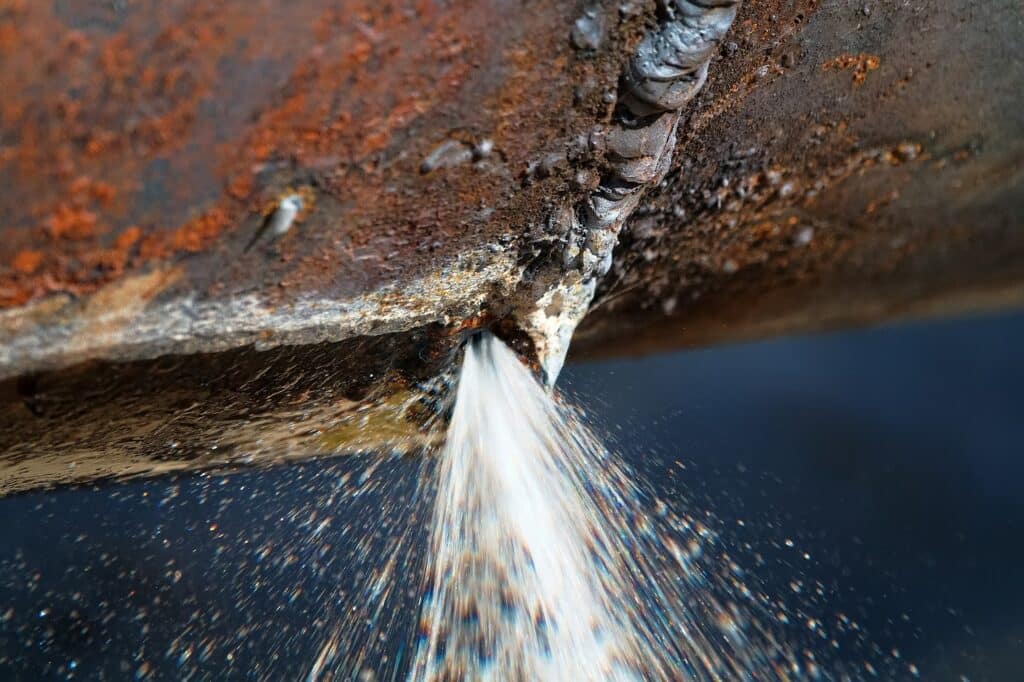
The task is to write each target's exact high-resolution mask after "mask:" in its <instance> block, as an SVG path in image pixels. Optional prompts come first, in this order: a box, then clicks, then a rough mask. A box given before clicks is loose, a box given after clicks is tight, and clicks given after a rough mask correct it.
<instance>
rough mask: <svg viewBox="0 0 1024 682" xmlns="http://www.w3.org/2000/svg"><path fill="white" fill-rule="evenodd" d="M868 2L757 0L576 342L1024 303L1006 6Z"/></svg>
mask: <svg viewBox="0 0 1024 682" xmlns="http://www.w3.org/2000/svg"><path fill="white" fill-rule="evenodd" d="M856 9H857V8H851V7H849V6H848V5H847V4H845V3H819V2H814V1H812V0H804V1H802V2H795V3H790V2H765V3H745V4H744V8H743V11H742V12H741V14H740V16H739V18H738V19H737V22H736V24H735V25H734V27H733V31H732V34H731V36H730V39H731V41H732V44H731V45H729V44H727V45H725V46H724V49H723V51H722V54H721V55H720V56H719V58H718V59H717V60H716V61H715V62H714V63H713V64H712V68H711V77H710V80H709V83H708V85H707V87H706V89H705V91H704V92H703V93H702V95H701V98H700V101H699V102H698V103H696V106H695V107H694V108H693V110H692V111H691V112H690V115H689V118H688V120H687V121H686V123H685V125H683V126H681V129H680V133H679V138H680V140H681V142H680V145H679V147H678V148H677V151H676V160H677V161H676V163H677V166H678V168H677V169H676V170H674V171H673V173H672V174H671V175H670V177H669V179H668V180H667V181H666V182H665V183H663V185H662V186H661V187H660V188H659V190H658V191H657V192H653V193H651V194H649V196H648V201H647V202H646V203H645V205H644V206H642V207H641V208H640V209H639V210H638V211H637V213H636V214H635V215H634V217H633V219H632V220H631V222H630V226H629V229H628V231H627V232H626V234H625V235H624V237H623V239H622V241H621V243H620V246H619V249H618V250H617V251H616V267H615V268H614V269H613V272H612V274H611V276H610V277H609V279H608V280H606V282H605V284H604V287H603V291H602V292H601V293H600V294H599V300H598V303H597V306H596V308H595V309H594V310H593V311H592V312H591V314H590V315H589V316H588V318H587V319H586V320H585V321H584V323H583V326H582V328H581V329H580V330H578V332H577V336H576V340H575V345H574V349H575V351H576V352H577V354H580V355H607V354H619V353H622V352H627V351H628V350H629V349H632V350H633V351H635V352H649V351H653V350H656V349H667V348H678V347H681V346H698V345H704V344H709V343H719V342H723V341H735V340H741V339H748V338H758V337H763V336H769V335H774V334H779V333H785V332H794V331H811V330H818V329H822V328H827V329H831V328H837V327H843V326H848V325H851V324H863V323H868V322H876V321H878V320H881V319H888V318H894V317H907V316H913V315H934V314H941V313H947V314H952V313H955V312H961V311H965V310H978V309H986V308H995V307H1003V306H1008V305H1024V238H1022V235H1024V233H1022V231H1021V227H1022V225H1021V216H1024V172H1022V169H1024V119H1022V117H1021V114H1020V107H1019V94H1017V93H1018V85H1017V84H1018V83H1019V81H1020V79H1021V78H1022V77H1024V72H1022V67H1021V65H1020V62H1019V60H1015V58H1014V57H1013V55H1014V54H1015V51H1016V45H1018V44H1019V39H1020V35H1019V28H1018V27H1017V26H1016V24H1015V23H1014V21H1013V20H1012V15H1013V14H1014V12H1013V10H1012V9H1011V8H1010V4H1008V3H988V4H986V5H984V7H981V6H978V5H976V4H973V3H970V2H967V1H966V0H962V1H958V2H954V3H949V4H948V6H944V7H942V8H938V7H932V6H922V7H915V8H909V7H895V6H882V5H878V4H875V5H873V7H872V12H871V13H870V16H866V15H865V14H864V13H862V12H860V11H856ZM952 46H955V49H954V48H953V47H952ZM837 52H839V53H840V56H839V57H836V53H837ZM822 65H824V66H822ZM837 69H838V70H846V71H847V72H849V71H852V72H853V75H852V77H851V78H836V70H837ZM869 73H870V77H868V74H869Z"/></svg>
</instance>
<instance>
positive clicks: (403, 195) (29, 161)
mask: <svg viewBox="0 0 1024 682" xmlns="http://www.w3.org/2000/svg"><path fill="white" fill-rule="evenodd" d="M572 9H573V8H572V7H567V6H565V5H564V4H563V3H555V2H542V3H534V4H532V5H531V10H530V12H529V13H522V12H521V10H520V9H519V8H518V7H513V6H510V4H509V3H504V2H499V1H498V0H493V1H464V2H460V3H446V2H440V1H432V0H416V1H411V0H406V1H399V0H393V1H390V2H380V1H378V0H347V1H346V2H343V3H340V4H339V3H338V2H333V1H329V0H294V1H292V2H287V3H281V2H268V3H253V2H251V1H250V0H226V1H224V2H192V1H191V0H170V1H168V0H139V1H137V2H131V3H91V2H70V3H57V4H54V3H33V2H22V1H20V0H19V1H17V2H7V3H4V5H3V6H2V8H0V53H2V54H3V58H2V59H0V77H2V80H3V82H4V85H5V97H4V101H3V104H2V105H0V107H2V108H0V122H2V125H3V137H2V139H0V181H2V182H3V184H4V186H5V192H4V193H3V194H2V195H0V216H3V221H2V223H0V238H2V239H3V240H4V243H5V248H4V250H3V252H2V253H0V308H4V307H6V308H10V307H12V306H20V305H24V304H26V303H28V302H31V301H35V300H38V299H39V298H42V297H45V296H48V295H52V294H55V293H66V294H71V295H73V296H83V295H88V294H90V293H92V292H95V291H97V290H98V289H99V288H100V287H102V286H105V285H107V284H108V283H110V282H112V281H114V280H116V279H118V278H120V277H124V276H129V275H131V274H132V273H138V272H140V271H143V270H145V269H147V268H150V267H154V266H155V265H157V264H158V263H163V262H167V261H178V260H181V259H183V258H185V259H187V262H188V267H187V272H186V276H185V277H184V278H183V279H182V281H181V284H180V289H179V290H180V291H182V292H188V293H200V294H203V295H209V296H222V297H226V296H230V295H232V294H233V293H236V292H240V291H247V292H251V291H254V290H257V291H260V292H261V296H263V297H265V298H266V299H268V300H282V298H289V297H295V296H300V295H301V294H302V293H309V292H313V293H316V294H317V295H326V294H333V295H336V296H339V297H340V296H345V295H352V294H353V293H354V292H358V291H361V290H367V289H370V288H372V287H373V286H375V285H376V284H378V283H379V282H381V281H384V280H389V279H392V278H393V277H394V276H396V274H399V273H401V272H403V271H406V270H410V269H411V270H415V269H417V268H419V267H421V263H422V261H423V260H424V258H425V257H427V256H429V257H431V258H437V257H439V256H440V255H441V253H440V252H452V251H454V250H456V249H458V248H459V247H464V246H465V241H466V240H467V239H469V240H473V239H474V238H479V237H480V236H481V234H484V235H485V234H486V233H487V232H488V230H489V231H490V232H491V233H493V231H494V230H493V228H489V227H488V225H489V223H490V222H497V221H496V220H494V221H489V220H485V219H481V218H480V217H479V216H480V215H481V212H482V211H485V210H486V211H488V212H487V214H486V215H488V216H494V217H495V218H496V219H497V218H499V217H501V216H502V215H503V214H504V215H507V214H508V213H509V212H511V213H515V214H518V215H519V216H522V215H528V214H529V211H530V210H531V209H530V202H531V201H534V200H533V199H529V198H528V197H524V199H525V203H524V201H523V200H520V201H514V200H512V197H511V196H510V195H511V193H512V190H513V189H514V188H518V186H519V183H520V179H521V175H522V173H523V172H524V171H525V169H526V168H527V166H528V164H529V162H530V160H531V158H530V157H531V155H534V154H536V153H537V151H538V150H540V149H543V148H544V147H545V145H547V144H549V143H550V141H551V140H553V139H554V138H556V137H558V136H560V135H564V134H566V133H567V132H569V130H568V128H571V127H572V126H573V116H572V115H569V116H568V117H567V116H566V114H567V112H570V111H571V110H572V107H571V105H572V96H573V92H572V89H571V88H569V87H566V88H564V89H560V88H548V87H544V86H545V84H546V83H547V82H548V74H550V73H560V74H566V73H570V72H571V70H572V68H575V67H573V65H572V63H571V62H572V61H573V56H572V52H571V49H570V47H569V44H568V40H567V38H566V37H565V31H564V30H563V27H564V25H567V24H568V23H570V17H571V12H572ZM499 26H500V27H502V28H501V29H500V30H497V27H499ZM583 68H591V67H589V66H585V67H583ZM609 73H611V71H609ZM42 84H45V86H43V85H42ZM452 138H455V139H462V140H465V141H466V142H467V143H470V144H473V143H476V142H479V141H480V140H483V139H487V140H490V143H491V144H492V145H493V149H494V150H495V152H494V153H493V154H491V155H489V156H488V158H487V159H484V160H482V161H481V162H480V163H477V164H470V165H467V166H465V167H460V168H453V169H448V170H446V172H443V173H435V174H431V175H428V176H422V175H421V174H420V173H418V172H416V169H418V167H419V165H420V163H421V161H422V159H423V158H424V157H425V156H426V154H427V153H428V152H429V150H430V149H431V148H432V147H434V146H435V145H437V144H438V143H439V142H442V141H443V140H445V139H452ZM302 187H304V188H306V191H309V192H310V193H312V194H315V195H316V198H317V200H318V201H317V203H318V205H319V207H320V210H317V211H310V212H309V214H308V215H307V216H305V218H306V224H304V225H303V229H302V238H301V240H296V239H288V240H285V241H284V242H283V243H282V244H280V245H279V254H268V253H266V252H265V251H262V250H259V249H257V250H254V251H253V252H252V253H248V254H244V255H243V249H244V245H245V244H246V243H248V241H249V238H250V237H251V236H252V234H253V233H254V232H255V230H256V229H257V228H258V226H259V221H260V219H261V217H262V214H263V213H265V212H266V206H267V205H268V202H270V201H272V200H273V199H274V198H275V197H278V196H280V195H281V194H282V192H283V191H284V190H285V189H286V188H296V189H298V188H302ZM496 213H497V215H495V214H496ZM507 221H508V218H505V219H504V221H503V222H507ZM474 233H478V234H477V235H474ZM339 275H341V276H339ZM172 293H173V292H168V295H171V294H172Z"/></svg>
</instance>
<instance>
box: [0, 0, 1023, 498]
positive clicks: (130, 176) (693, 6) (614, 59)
mask: <svg viewBox="0 0 1024 682" xmlns="http://www.w3.org/2000/svg"><path fill="white" fill-rule="evenodd" d="M344 5H345V6H344V7H343V8H339V7H338V4H337V3H336V2H328V1H327V0H295V1H294V2H288V3H283V2H278V3H260V4H255V5H254V4H253V3H250V2H247V1H246V0H226V1H224V2H216V3H215V2H205V1H203V2H186V1H184V0H174V1H167V0H164V1H157V0H139V1H137V2H133V3H125V4H123V5H122V4H118V3H12V4H9V5H7V6H5V7H4V8H2V9H0V53H2V54H3V58H2V59H0V77H2V81H3V82H4V83H5V100H4V103H3V106H2V107H0V120H2V121H3V125H2V128H0V181H2V183H3V186H4V187H5V191H4V192H3V193H0V216H3V222H2V223H0V237H2V239H3V243H4V248H3V249H0V377H2V381H0V414H2V415H3V417H2V418H0V493H10V492H16V491H19V490H26V489H29V488H33V487H38V486H45V485H53V484H57V483H67V482H76V481H78V482H80V481H89V480H95V479H97V478H108V477H115V478H116V477H122V476H126V475H147V474H151V473H155V472H161V471H170V470H183V469H193V468H199V467H229V466H235V465H237V464H240V463H272V462H277V461H281V460H290V459H300V458H305V457H310V456H316V455H322V454H331V453H335V452H351V451H353V450H362V449H381V448H383V449H400V450H415V449H417V448H423V447H426V446H428V445H429V444H430V442H431V439H432V438H433V436H432V435H431V433H430V429H429V428H428V427H429V422H430V419H429V416H428V414H427V413H428V412H429V409H428V408H429V402H430V400H429V398H430V394H431V392H432V391H435V390H440V389H438V388H437V385H436V383H437V382H435V381H433V379H432V378H433V377H435V376H436V375H437V374H438V373H439V372H441V371H442V370H443V369H444V368H445V367H447V365H448V364H449V363H450V360H451V358H452V354H453V353H455V352H456V351H457V347H458V344H459V342H460V339H461V338H462V336H461V335H462V332H464V331H466V330H470V329H474V328H480V327H489V328H492V329H494V330H495V331H496V332H497V333H498V334H499V335H501V336H503V337H504V338H506V339H507V340H509V341H510V342H511V343H512V344H513V345H514V346H515V347H516V348H517V349H518V350H519V351H520V352H521V353H522V354H523V355H524V356H525V357H527V358H529V359H531V360H534V361H536V362H537V363H538V366H544V367H546V368H547V369H548V371H549V373H550V374H552V375H554V374H557V368H554V369H553V367H554V365H553V364H552V362H551V358H554V357H556V355H557V354H559V353H561V354H564V352H565V350H566V347H567V340H568V338H569V336H571V337H572V338H573V341H572V349H573V350H572V354H575V355H577V356H587V357H600V356H608V355H621V354H628V353H642V352H653V351H660V350H665V349H670V348H679V347H689V346H696V345H705V344H711V343H719V342H726V341H733V340H739V339H747V338H757V337H763V336H769V335H775V334H782V333H790V332H794V331H811V330H819V329H830V328H835V327H840V326H848V325H853V324H866V323H875V322H879V321H882V320H887V319H893V318H901V317H908V316H917V315H933V314H950V313H954V312H961V311H972V310H981V309H988V308H997V307H1008V306H1019V305H1020V304H1021V303H1022V302H1024V231H1022V230H1021V229H1020V228H1021V224H1020V216H1021V215H1024V113H1022V109H1021V107H1020V96H1019V84H1020V83H1021V82H1024V73H1022V71H1024V66H1022V65H1021V61H1020V59H1019V58H1018V57H1019V56H1018V46H1019V44H1020V40H1021V38H1022V37H1024V36H1021V24H1020V10H1019V8H1018V7H1016V3H1014V2H1011V1H1008V0H1007V1H1002V0H1001V1H997V2H988V3H982V4H978V3H973V2H969V1H968V0H955V1H953V2H944V3H938V2H934V3H918V6H916V7H907V6H897V4H896V3H876V4H873V5H872V6H871V7H870V12H867V13H866V12H865V11H864V8H865V5H864V3H853V2H845V1H839V0H836V1H833V2H820V1H813V0H796V1H792V0H787V1H785V2H783V1H781V0H767V1H765V2H757V3H753V2H750V3H745V4H743V5H742V6H738V3H735V2H732V1H731V0H728V1H727V0H716V1H714V2H708V1H702V2H699V3H694V2H687V1H686V0H672V2H666V3H664V4H662V5H661V7H660V9H658V10H657V11H655V10H656V8H655V3H643V2H637V3H621V2H614V3H613V2H606V3H601V2H594V3H578V2H555V1H549V0H541V1H539V2H534V3H531V4H530V9H529V11H528V12H525V11H522V10H521V8H519V7H518V6H515V7H513V6H511V5H512V4H511V3H504V2H501V1H499V0H491V1H487V0H472V1H467V2H463V3H456V4H448V3H429V2H428V3H423V2H417V3H413V2H408V3H407V2H389V3H388V2H385V3H380V2H362V1H360V0H349V1H348V2H346V3H344ZM737 9H738V14H736V16H735V19H734V20H733V16H732V13H733V12H735V11H736V10H737ZM730 23H731V26H730ZM499 27H500V28H499ZM953 55H955V58H954V56H953ZM659 60H660V61H659ZM705 71H706V83H705V82H704V78H705ZM584 314H585V317H583V315H584ZM581 318H582V321H581ZM577 323H579V327H578V329H575V334H573V333H572V332H573V329H574V328H575V327H576V324H577ZM559 344H560V345H559ZM572 354H571V355H570V358H571V357H572Z"/></svg>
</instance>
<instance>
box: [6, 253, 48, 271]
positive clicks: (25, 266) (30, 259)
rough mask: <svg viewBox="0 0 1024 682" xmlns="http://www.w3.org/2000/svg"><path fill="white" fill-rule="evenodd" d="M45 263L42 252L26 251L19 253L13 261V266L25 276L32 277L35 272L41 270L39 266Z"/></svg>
mask: <svg viewBox="0 0 1024 682" xmlns="http://www.w3.org/2000/svg"><path fill="white" fill-rule="evenodd" d="M42 262H43V253H42V251H32V250H30V249H25V250H24V251H19V252H18V254H17V255H16V256H15V257H14V260H13V261H11V266H12V267H13V268H14V269H15V270H17V271H18V272H19V273H21V274H23V275H31V274H32V273H33V272H35V271H36V270H38V269H39V265H40V264H41V263H42Z"/></svg>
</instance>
